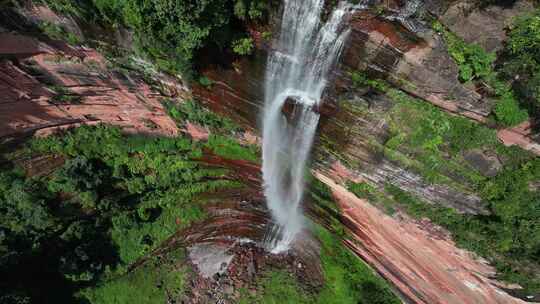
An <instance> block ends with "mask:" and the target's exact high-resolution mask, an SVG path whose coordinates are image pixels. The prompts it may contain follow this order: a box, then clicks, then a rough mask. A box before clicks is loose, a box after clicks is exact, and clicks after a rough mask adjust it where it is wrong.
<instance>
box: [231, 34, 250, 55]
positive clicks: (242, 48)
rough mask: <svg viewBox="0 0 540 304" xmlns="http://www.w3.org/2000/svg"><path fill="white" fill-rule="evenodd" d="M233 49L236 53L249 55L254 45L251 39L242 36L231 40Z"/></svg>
mask: <svg viewBox="0 0 540 304" xmlns="http://www.w3.org/2000/svg"><path fill="white" fill-rule="evenodd" d="M232 46H233V51H234V52H235V53H236V54H238V55H242V56H245V55H251V53H253V49H254V45H253V39H252V38H251V37H250V38H242V39H238V40H236V41H234V42H233V45H232Z"/></svg>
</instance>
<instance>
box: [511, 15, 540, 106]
mask: <svg viewBox="0 0 540 304" xmlns="http://www.w3.org/2000/svg"><path fill="white" fill-rule="evenodd" d="M538 49H540V10H536V11H534V12H531V13H529V14H526V15H524V16H521V17H519V18H517V19H516V20H515V22H514V24H513V25H512V27H511V30H510V33H509V39H508V42H507V44H506V47H505V54H504V55H505V56H504V58H505V59H506V60H507V62H506V63H505V64H504V66H503V71H504V73H505V76H506V77H507V78H508V79H510V80H514V81H515V82H514V88H515V89H516V92H518V94H519V96H520V97H522V98H524V99H525V100H527V101H528V102H529V103H530V104H531V106H532V107H533V108H534V109H536V110H538V109H540V54H539V52H538Z"/></svg>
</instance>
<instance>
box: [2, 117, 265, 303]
mask: <svg viewBox="0 0 540 304" xmlns="http://www.w3.org/2000/svg"><path fill="white" fill-rule="evenodd" d="M203 149H209V150H210V151H212V150H214V149H215V151H214V153H216V154H218V155H226V156H230V157H231V158H241V157H243V156H246V157H247V156H249V157H250V158H251V159H255V156H254V155H253V154H252V153H251V152H246V151H244V148H242V147H241V146H240V145H238V144H237V143H236V142H234V141H232V140H228V139H224V138H221V137H220V136H217V135H215V136H213V137H212V138H211V139H210V140H209V141H208V142H200V143H196V142H192V141H190V140H189V139H186V138H147V137H143V136H127V135H123V134H122V133H121V132H120V130H119V129H118V128H114V127H107V126H103V125H99V126H95V127H87V126H85V127H80V128H78V129H76V130H74V131H71V132H67V133H65V134H62V136H53V137H47V138H40V139H34V140H32V141H31V143H30V145H29V146H28V147H27V148H26V150H25V151H24V152H18V153H17V154H16V155H15V156H16V157H23V158H27V157H30V158H32V157H36V156H39V155H43V156H45V157H47V155H61V156H62V157H64V158H66V161H65V163H64V164H63V165H62V166H60V167H59V168H57V169H54V171H53V172H52V173H51V174H49V175H47V176H41V177H40V176H35V177H27V176H25V175H24V174H22V173H20V172H18V171H17V170H16V169H11V170H3V171H2V173H1V174H0V190H1V191H0V206H2V207H1V208H0V217H1V218H2V221H1V224H0V225H1V226H0V236H1V237H0V241H1V243H0V257H1V258H2V263H1V264H0V273H1V274H2V275H4V276H7V275H8V274H9V276H10V277H11V278H12V280H11V281H10V284H8V285H7V286H5V287H4V286H2V288H7V290H3V292H4V291H6V294H7V295H8V296H10V297H12V296H13V297H14V296H16V295H18V294H19V293H23V294H22V295H21V296H23V298H28V299H31V300H32V301H33V302H35V301H36V299H37V297H39V296H40V295H42V292H43V291H42V290H43V289H45V290H49V291H50V292H51V293H53V294H50V295H49V294H47V295H48V296H50V298H51V299H53V300H57V301H58V302H62V303H65V302H73V301H74V300H70V299H71V298H72V296H73V293H74V292H76V291H77V290H78V289H80V288H82V287H85V286H89V285H90V286H91V285H93V284H96V283H98V285H99V286H101V287H100V288H99V289H98V290H96V291H95V293H92V294H93V295H94V296H95V297H97V298H96V299H100V298H99V297H102V296H103V297H106V295H107V294H112V293H115V292H116V291H118V290H120V289H122V286H123V285H126V284H135V283H137V282H139V283H140V284H143V283H144V282H142V281H140V280H143V279H144V280H146V279H148V280H153V279H154V277H148V278H144V277H143V276H142V275H137V272H136V271H135V272H134V274H133V277H131V276H132V274H131V273H130V274H129V275H127V278H126V279H125V280H124V279H119V280H111V281H110V282H111V283H110V284H111V285H109V283H107V282H109V280H110V277H111V275H107V272H110V271H109V270H107V269H111V270H114V271H113V272H112V273H114V274H115V275H114V277H117V276H123V275H124V274H125V273H126V272H125V271H126V270H127V267H128V266H130V265H132V264H133V263H135V262H137V261H139V260H140V259H141V258H142V257H144V256H146V255H148V254H149V253H150V252H152V251H153V250H154V249H156V248H158V247H159V246H160V244H161V243H162V242H163V241H164V240H165V239H167V238H168V237H169V236H171V235H172V234H174V233H175V232H176V231H178V230H180V229H182V228H185V227H188V226H189V225H190V224H191V223H193V222H196V221H199V220H201V219H204V217H205V213H204V211H203V209H202V204H203V203H204V202H203V201H201V200H200V194H201V193H208V192H215V191H218V190H219V189H229V188H237V187H241V186H242V185H241V184H240V183H238V182H236V181H231V180H229V179H228V178H227V171H226V170H225V169H221V168H208V167H204V166H202V165H201V164H200V163H199V162H198V161H197V159H200V158H201V156H202V155H203V152H202V150H203ZM15 156H14V157H15ZM37 264H43V265H46V266H45V267H41V268H39V267H38V268H39V269H40V271H37V272H36V265H37ZM15 269H16V271H15ZM13 274H16V276H15V277H13ZM171 279H174V278H171ZM177 279H178V278H177ZM29 280H36V281H40V280H41V282H48V285H47V286H48V287H44V286H43V284H42V283H40V284H37V283H31V282H29ZM148 282H150V281H148ZM144 284H146V283H144ZM21 286H22V287H24V286H27V287H26V288H22V287H21ZM152 286H154V285H152V284H150V285H148V286H146V289H145V288H138V289H137V292H139V294H140V293H142V292H148V293H150V294H147V295H146V297H150V296H153V294H154V293H155V292H156V290H155V288H153V287H152ZM134 287H135V286H134ZM21 288H22V289H21ZM32 288H38V289H36V290H34V289H32ZM59 290H61V291H62V292H58V291H59ZM7 291H9V292H7ZM123 292H124V293H125V294H116V295H114V296H115V297H118V301H121V299H123V297H130V296H131V295H129V294H127V293H128V292H129V289H126V290H125V291H123ZM141 298H142V299H144V297H141ZM98 303H102V302H99V301H98Z"/></svg>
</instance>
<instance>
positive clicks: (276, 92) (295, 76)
mask: <svg viewBox="0 0 540 304" xmlns="http://www.w3.org/2000/svg"><path fill="white" fill-rule="evenodd" d="M323 9H324V0H284V8H283V16H282V21H281V28H280V32H279V37H278V38H277V40H276V41H275V42H274V46H273V49H274V52H273V53H272V54H271V55H270V57H269V59H268V63H267V68H266V80H265V81H266V82H265V108H264V113H263V178H264V184H265V196H266V200H267V204H268V208H269V209H270V211H271V213H272V217H273V221H274V225H273V226H272V229H270V231H269V232H268V235H267V237H266V239H267V241H266V244H267V246H268V248H269V249H270V250H271V251H272V252H281V251H285V250H287V249H288V248H289V246H290V244H291V242H292V241H293V240H294V238H295V236H296V235H297V234H298V232H300V231H301V229H302V226H303V221H304V220H303V215H302V211H301V208H300V203H301V201H302V196H303V192H304V175H305V167H306V163H307V161H308V158H309V154H310V150H311V145H312V143H313V138H314V135H315V131H316V129H317V124H318V122H319V114H318V111H317V109H318V108H319V107H320V102H321V96H322V94H323V90H324V88H325V87H326V83H327V76H328V74H329V71H330V70H331V68H332V67H333V66H334V64H335V63H336V61H337V59H338V57H339V55H340V53H341V50H342V48H343V44H344V42H345V39H346V37H347V35H348V30H347V29H346V28H345V27H344V26H343V23H344V19H345V16H347V14H348V11H349V10H350V9H351V6H350V5H349V4H347V3H346V2H345V1H343V2H341V3H340V4H339V5H338V6H337V7H336V8H335V9H334V11H333V13H332V14H331V16H330V17H329V19H328V20H327V21H326V22H323V21H322V20H321V17H322V15H323ZM291 100H292V101H294V103H295V107H294V110H293V111H294V113H293V115H292V116H293V119H292V120H291V119H289V120H287V119H286V117H284V115H283V114H282V109H283V106H284V105H285V103H286V102H291Z"/></svg>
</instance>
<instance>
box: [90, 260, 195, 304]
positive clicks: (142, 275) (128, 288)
mask: <svg viewBox="0 0 540 304" xmlns="http://www.w3.org/2000/svg"><path fill="white" fill-rule="evenodd" d="M177 251H179V250H177ZM183 255H184V254H183V253H181V252H180V254H176V253H175V252H173V253H172V254H171V253H169V254H167V255H166V256H162V257H159V258H152V259H151V260H149V261H147V262H146V263H145V264H144V265H142V266H139V267H138V268H136V269H135V270H133V271H131V272H128V273H126V274H122V275H120V276H117V277H113V278H111V279H107V280H106V281H104V282H103V283H102V284H100V285H98V286H97V287H95V288H88V289H85V290H83V291H82V292H81V294H80V295H81V296H84V297H85V298H87V299H88V300H89V301H90V303H95V304H101V303H107V304H109V303H110V304H125V303H133V304H150V303H165V302H166V301H167V299H177V298H178V297H179V296H181V295H182V294H183V292H184V285H185V277H186V269H184V267H182V266H179V261H182V260H183V258H184V257H183Z"/></svg>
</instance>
